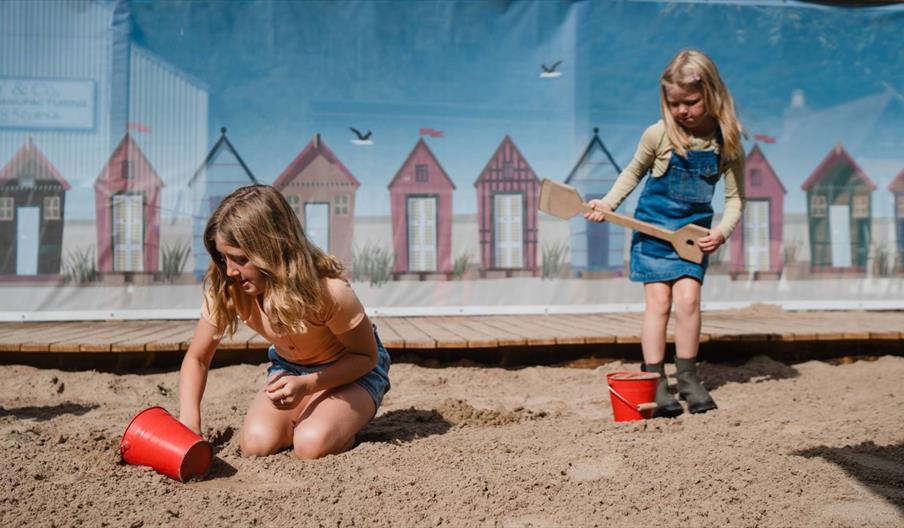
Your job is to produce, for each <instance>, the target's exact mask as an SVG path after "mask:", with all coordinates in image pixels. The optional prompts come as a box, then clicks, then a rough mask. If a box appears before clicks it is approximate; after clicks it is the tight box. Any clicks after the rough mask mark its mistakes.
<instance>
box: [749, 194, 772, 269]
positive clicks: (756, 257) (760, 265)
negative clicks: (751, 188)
mask: <svg viewBox="0 0 904 528" xmlns="http://www.w3.org/2000/svg"><path fill="white" fill-rule="evenodd" d="M769 239H770V237H769V202H768V201H767V200H750V201H749V202H747V207H746V208H745V209H744V246H745V248H744V250H745V255H744V261H745V262H746V263H747V270H748V271H768V270H769Z"/></svg>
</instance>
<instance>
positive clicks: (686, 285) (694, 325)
mask: <svg viewBox="0 0 904 528" xmlns="http://www.w3.org/2000/svg"><path fill="white" fill-rule="evenodd" d="M672 295H673V296H674V302H675V356H676V357H678V358H681V359H693V358H695V357H697V349H698V348H699V346H700V282H698V281H697V279H692V278H690V277H682V278H680V279H678V280H677V281H675V284H674V285H673V286H672Z"/></svg>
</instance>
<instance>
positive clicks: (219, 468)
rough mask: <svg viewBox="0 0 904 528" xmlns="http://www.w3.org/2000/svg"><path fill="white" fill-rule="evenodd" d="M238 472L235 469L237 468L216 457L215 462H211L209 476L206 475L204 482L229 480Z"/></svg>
mask: <svg viewBox="0 0 904 528" xmlns="http://www.w3.org/2000/svg"><path fill="white" fill-rule="evenodd" d="M238 472H239V470H237V469H235V466H233V465H232V464H230V463H229V462H226V461H225V460H223V459H222V458H220V457H218V456H214V457H213V460H212V461H211V462H210V469H208V470H207V474H206V475H204V479H203V480H216V479H222V478H229V477H231V476H233V475H235V474H236V473H238Z"/></svg>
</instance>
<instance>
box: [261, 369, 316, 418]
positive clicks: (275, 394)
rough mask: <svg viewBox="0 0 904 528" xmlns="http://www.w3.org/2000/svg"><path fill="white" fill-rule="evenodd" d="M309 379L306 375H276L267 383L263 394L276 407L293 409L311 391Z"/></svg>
mask: <svg viewBox="0 0 904 528" xmlns="http://www.w3.org/2000/svg"><path fill="white" fill-rule="evenodd" d="M309 379H310V378H308V377H307V376H278V377H276V378H274V379H272V380H270V382H268V383H267V386H266V387H265V388H264V394H266V395H267V397H268V398H270V401H272V402H273V405H274V406H275V407H276V408H277V409H281V410H283V411H285V410H288V409H293V408H295V406H297V405H298V404H299V403H300V402H301V399H302V398H304V397H305V395H306V394H308V393H309V392H310V391H311V387H310V385H309V381H308V380H309Z"/></svg>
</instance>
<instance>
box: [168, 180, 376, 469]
mask: <svg viewBox="0 0 904 528" xmlns="http://www.w3.org/2000/svg"><path fill="white" fill-rule="evenodd" d="M204 245H205V246H206V248H207V252H208V253H210V257H211V263H210V266H209V267H208V270H207V275H206V276H205V278H204V286H205V293H206V295H205V299H204V303H203V305H202V307H201V320H200V321H199V322H198V326H197V328H196V329H195V334H194V337H193V338H192V341H191V345H190V346H189V348H188V352H187V353H186V355H185V359H184V360H183V362H182V370H181V372H180V377H179V407H180V413H179V420H180V421H182V423H184V424H185V425H187V426H188V427H189V428H190V429H192V430H193V431H195V432H196V433H199V432H200V430H201V397H202V395H203V394H204V387H205V385H206V383H207V373H208V369H209V368H210V362H211V359H212V358H213V355H214V352H215V351H216V348H217V344H218V343H219V341H220V339H221V337H222V336H223V335H224V333H225V332H227V331H228V332H230V334H234V333H235V331H236V328H237V325H238V323H237V319H241V320H242V322H244V323H245V324H246V325H248V326H249V327H250V328H251V329H253V330H254V331H255V332H257V333H258V334H260V335H261V336H262V337H264V338H265V339H267V340H268V341H270V342H271V343H272V345H271V346H270V351H269V354H268V355H269V359H270V361H271V364H270V367H269V369H268V371H267V382H266V384H265V385H264V386H263V387H262V388H261V389H260V390H259V391H258V392H257V395H256V396H255V397H254V400H253V401H252V402H251V407H250V408H249V409H248V412H247V414H246V415H245V421H244V423H243V424H242V429H241V432H240V439H239V444H240V446H241V450H242V453H244V454H245V455H256V456H264V455H269V454H272V453H276V452H277V451H279V450H281V449H283V448H286V447H289V446H292V447H293V448H294V452H295V455H297V456H298V457H299V458H302V459H311V458H318V457H322V456H324V455H327V454H334V453H341V452H343V451H345V450H347V449H349V448H350V447H351V446H352V445H353V443H354V439H355V435H356V434H357V433H358V431H360V430H361V429H362V428H363V427H364V426H365V425H366V424H367V423H368V422H369V421H370V420H371V418H373V416H374V414H375V413H376V411H377V408H378V407H379V406H380V402H381V401H382V399H383V395H384V394H385V393H386V392H387V391H388V390H389V378H388V375H389V363H390V361H389V354H387V352H386V349H385V348H384V347H383V345H382V344H381V343H380V338H379V337H378V336H377V333H376V328H375V327H374V326H373V325H371V323H370V321H369V320H368V318H367V315H365V313H364V308H363V307H362V306H361V303H360V302H359V301H358V297H357V296H356V295H355V292H354V291H352V289H351V286H350V285H349V284H348V282H346V281H345V280H344V279H343V278H342V272H343V271H344V269H343V267H342V265H341V264H340V263H339V262H338V261H337V260H336V259H335V258H334V257H332V256H331V255H328V254H326V253H324V252H323V251H321V250H320V249H319V248H317V247H316V246H315V245H313V244H312V243H311V242H310V241H309V240H308V239H307V237H305V234H304V230H303V229H302V228H301V224H300V223H299V222H298V218H297V217H296V216H295V214H294V212H293V211H292V208H291V207H290V206H289V204H288V202H286V199H285V198H284V197H283V196H282V194H280V193H279V192H278V191H277V190H276V189H274V188H273V187H270V186H265V185H253V186H249V187H242V188H240V189H237V190H236V191H235V192H233V193H232V194H230V195H229V196H227V197H226V199H225V200H223V202H222V203H221V204H220V206H219V207H217V209H216V211H214V213H213V215H211V217H210V220H208V222H207V227H206V228H205V230H204Z"/></svg>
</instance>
